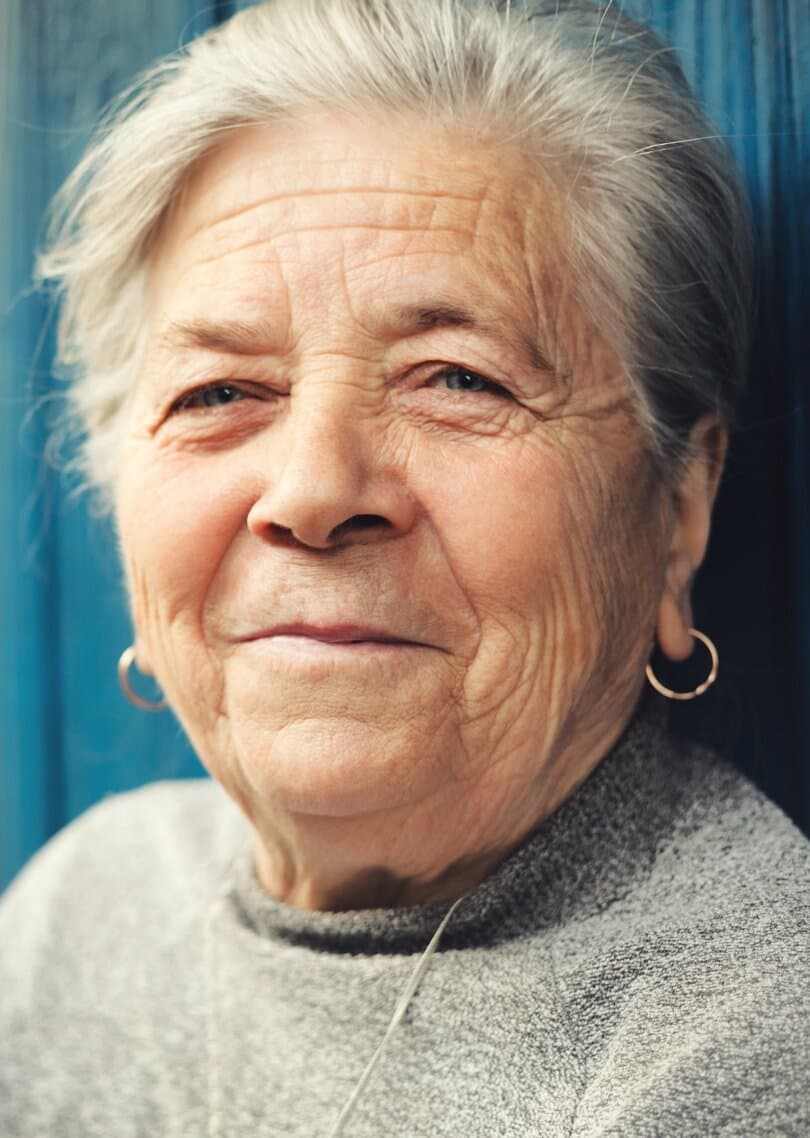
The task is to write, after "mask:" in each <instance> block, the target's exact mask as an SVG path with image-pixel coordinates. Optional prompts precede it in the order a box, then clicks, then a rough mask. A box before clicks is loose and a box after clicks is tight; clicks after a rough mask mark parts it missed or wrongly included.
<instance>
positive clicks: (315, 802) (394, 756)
mask: <svg viewBox="0 0 810 1138" xmlns="http://www.w3.org/2000/svg"><path fill="white" fill-rule="evenodd" d="M240 743H241V745H239V744H240ZM246 743H247V740H243V741H242V740H238V741H237V752H238V754H239V756H240V760H239V762H240V766H241V768H242V770H243V771H244V773H245V776H246V778H247V780H248V782H249V784H250V785H251V787H252V788H253V789H254V793H256V794H257V795H259V797H261V798H262V799H263V800H264V801H266V802H272V803H273V805H274V806H275V807H276V808H277V809H281V810H283V811H284V812H285V813H290V814H311V815H317V816H319V817H332V818H347V817H356V816H357V815H360V814H373V813H376V812H378V811H384V810H393V809H397V808H400V807H407V806H408V804H409V803H413V802H416V801H418V800H420V799H422V798H424V797H425V796H426V795H427V794H429V793H430V789H431V785H432V784H434V783H435V782H436V781H437V774H438V772H437V771H436V767H435V763H433V762H431V759H430V755H429V754H426V752H425V748H424V745H422V747H421V748H416V747H414V746H413V745H409V744H408V742H407V741H405V740H396V739H394V740H392V739H391V738H390V737H386V738H385V742H384V744H383V743H382V741H381V735H380V733H379V732H378V731H375V730H373V729H372V728H364V727H362V726H358V725H357V724H356V723H344V724H340V723H338V724H332V725H318V726H317V727H316V726H314V725H313V724H312V723H300V724H298V723H296V724H293V725H290V726H288V727H286V728H284V729H283V730H281V731H279V732H278V733H277V734H276V735H275V737H274V738H273V740H272V742H271V743H269V744H267V742H266V741H264V744H263V741H262V740H260V739H251V740H250V743H249V745H247V746H246V745H245V744H246Z"/></svg>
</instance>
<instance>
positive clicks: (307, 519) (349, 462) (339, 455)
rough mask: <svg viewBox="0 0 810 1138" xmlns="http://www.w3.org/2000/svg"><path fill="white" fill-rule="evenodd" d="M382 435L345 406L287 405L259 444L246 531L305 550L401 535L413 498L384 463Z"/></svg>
mask: <svg viewBox="0 0 810 1138" xmlns="http://www.w3.org/2000/svg"><path fill="white" fill-rule="evenodd" d="M382 434H383V432H382V430H381V429H380V428H379V427H377V428H376V429H375V423H374V422H373V421H366V420H363V421H360V419H359V417H358V416H357V415H352V413H351V410H350V409H347V408H345V407H344V408H342V409H338V408H336V407H335V406H332V407H331V408H330V407H326V406H323V407H320V408H319V409H317V410H315V411H313V410H312V408H305V407H300V408H294V407H291V408H290V410H289V412H288V414H287V416H286V418H285V420H284V421H283V422H282V423H279V424H277V425H276V428H275V431H274V435H273V437H271V439H270V440H269V442H268V443H265V444H264V445H265V446H269V447H270V453H269V454H268V456H267V462H266V463H264V464H263V483H264V485H263V488H262V490H261V492H260V495H259V497H257V499H256V501H255V502H254V503H253V505H252V507H251V509H250V511H249V513H248V518H247V525H248V529H249V530H250V532H251V533H252V534H254V535H255V536H257V537H260V538H262V539H263V540H265V541H271V542H274V543H281V544H283V543H285V542H286V543H292V544H298V545H304V546H308V547H309V548H311V549H334V548H338V547H340V546H343V545H354V544H368V543H372V542H377V541H384V540H386V539H388V538H391V537H395V536H399V535H402V534H404V533H407V532H408V530H409V529H410V528H411V527H412V525H413V523H414V519H415V515H416V506H415V501H414V498H413V495H412V494H411V492H410V491H409V489H408V487H407V486H406V484H405V480H404V477H403V474H402V472H401V471H397V470H396V469H394V468H393V465H392V463H390V462H386V461H385V456H384V454H383V451H384V449H385V448H384V446H383V440H382ZM265 471H266V476H264V473H265Z"/></svg>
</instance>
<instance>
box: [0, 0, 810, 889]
mask: <svg viewBox="0 0 810 1138" xmlns="http://www.w3.org/2000/svg"><path fill="white" fill-rule="evenodd" d="M239 6H240V5H238V4H231V3H227V2H223V3H218V4H214V5H211V6H209V7H207V8H205V9H201V8H200V7H199V5H198V4H195V3H192V2H191V0H159V2H157V0H138V3H135V4H133V3H130V2H128V0H127V2H125V0H3V3H2V5H0V51H2V56H1V57H0V178H2V183H1V184H0V250H2V256H0V274H1V276H0V385H1V386H0V462H1V463H2V466H1V467H0V511H1V512H0V573H1V574H2V575H1V576H0V682H1V683H2V688H1V689H0V691H1V696H2V705H1V706H0V713H1V715H2V718H1V719H0V888H2V887H3V886H4V885H5V884H6V883H7V882H8V881H9V880H10V878H11V877H12V876H13V875H14V874H15V872H16V871H17V870H18V869H19V868H20V866H21V865H22V864H23V863H24V861H25V860H26V859H27V858H28V857H30V855H31V854H32V853H34V851H35V850H36V849H37V848H38V847H39V846H40V845H41V844H42V843H43V842H44V841H46V840H47V839H48V837H50V836H51V835H52V834H53V833H54V832H55V831H56V830H57V829H59V828H60V827H61V826H63V825H64V824H65V823H67V822H68V821H70V820H71V819H72V818H74V817H75V816H76V815H77V814H79V813H80V812H81V811H83V810H84V809H85V808H86V807H88V806H89V805H91V804H92V803H93V802H95V801H96V800H97V799H99V798H101V797H103V796H104V795H105V794H108V793H110V792H115V791H120V790H125V789H129V788H132V787H135V786H139V785H141V784H142V783H144V782H148V781H151V780H154V779H158V778H166V777H181V776H200V775H202V774H204V773H205V772H204V771H203V769H202V767H201V766H200V764H199V762H198V761H197V759H196V758H195V757H194V755H193V754H192V752H191V750H190V748H189V747H188V744H187V743H186V742H185V740H184V738H183V736H182V734H181V732H180V729H179V727H178V726H177V725H176V723H175V721H174V720H173V718H172V717H171V715H170V714H169V713H164V714H162V715H146V714H144V713H140V712H137V711H136V710H135V709H134V708H133V707H131V706H130V705H129V704H128V703H126V702H125V701H124V699H123V697H122V696H121V694H120V692H119V689H118V686H117V681H116V675H115V667H116V661H117V659H118V656H119V654H120V652H121V650H122V649H123V648H124V647H125V646H126V645H127V644H129V643H130V640H131V634H130V628H129V622H128V618H127V614H126V605H125V601H124V598H123V595H122V591H121V588H120V584H119V571H118V566H117V561H116V552H115V547H114V541H113V539H112V533H111V531H110V529H109V527H108V525H107V523H102V522H99V521H98V520H95V519H93V518H92V517H91V516H89V514H88V511H87V504H86V502H85V501H83V500H81V499H79V498H77V496H76V494H75V492H74V491H73V490H72V488H71V484H70V480H69V479H65V478H64V477H63V476H62V475H61V474H60V473H59V472H58V470H57V469H56V467H55V466H54V465H53V464H52V463H49V462H48V461H46V460H45V458H44V457H43V451H44V445H45V438H46V433H47V426H48V420H49V417H50V416H52V415H53V413H54V411H55V410H56V409H58V404H59V399H60V390H61V389H60V385H59V382H58V381H56V380H54V379H53V378H52V376H51V366H50V365H51V357H52V348H53V313H52V312H50V311H49V309H48V305H47V302H46V301H45V300H43V298H41V297H38V296H37V295H35V294H34V293H33V292H32V290H31V288H30V277H31V268H32V260H33V250H34V248H35V246H36V243H37V240H38V239H39V238H40V237H41V234H42V226H43V215H44V212H45V209H46V206H47V203H48V200H49V198H50V197H51V195H52V194H53V192H54V191H55V190H56V189H57V187H58V186H59V184H60V183H61V182H62V180H63V178H64V177H65V176H66V174H67V173H68V172H69V170H70V168H71V167H72V165H73V164H74V162H75V161H76V159H77V158H78V156H79V154H80V151H81V149H82V146H83V143H84V141H85V140H86V138H87V135H88V132H89V130H90V128H91V126H92V124H93V122H94V120H95V118H96V116H97V114H98V111H99V110H100V108H101V107H102V106H103V105H104V104H105V103H106V102H107V101H108V100H109V99H110V98H111V97H112V96H113V95H115V94H116V93H118V92H119V91H120V90H121V88H123V87H124V86H125V85H126V84H127V83H128V82H129V81H130V80H131V79H132V78H133V76H134V75H135V74H136V73H137V72H138V71H139V70H140V69H141V68H143V67H144V66H145V65H146V64H148V63H150V62H151V61H152V60H154V59H155V58H156V57H157V56H159V55H161V54H163V53H165V52H167V51H170V50H172V49H174V48H176V47H177V46H178V45H179V44H181V43H183V42H186V41H187V40H188V39H189V38H192V37H193V36H195V35H197V34H198V33H199V32H201V31H203V30H204V29H205V28H207V27H209V26H210V25H212V24H215V23H217V22H219V21H220V20H222V19H224V18H226V17H227V16H228V15H230V14H231V12H232V11H234V9H235V8H236V7H239ZM632 10H633V11H634V12H635V13H637V14H639V15H641V16H643V17H646V18H648V19H650V20H651V22H652V23H653V24H654V25H655V26H656V27H657V28H658V29H659V30H660V31H661V32H662V33H663V35H664V37H665V38H666V39H667V40H668V41H669V42H670V43H672V44H674V45H675V47H676V48H677V49H678V53H679V56H680V59H681V62H682V64H683V66H684V69H685V71H686V73H687V76H688V77H689V78H690V79H691V81H692V83H693V85H694V87H695V89H696V91H697V93H698V95H699V96H700V97H701V98H702V99H703V100H704V101H705V103H706V104H707V106H708V108H709V110H710V113H711V114H712V116H713V118H714V121H715V122H716V124H717V125H718V128H719V129H720V130H721V131H722V132H724V133H726V134H728V135H729V137H730V138H731V141H732V144H733V147H734V149H735V152H736V154H737V156H738V158H739V162H740V165H741V168H742V169H743V171H744V174H745V177H746V179H747V183H748V187H749V191H750V194H751V198H752V201H753V206H754V214H755V221H756V229H757V241H758V281H757V284H758V293H759V301H758V311H757V316H756V330H755V331H756V336H755V351H754V360H753V366H752V378H751V392H750V396H749V399H748V404H747V407H746V409H745V414H744V421H743V424H742V428H741V430H740V431H739V433H738V435H737V437H736V438H735V440H734V442H733V449H732V455H731V459H730V462H729V466H728V469H727V474H726V477H725V479H724V483H723V486H722V489H721V492H720V497H719V501H718V507H717V511H716V520H715V528H714V533H713V538H712V543H711V546H710V549H709V554H708V558H707V561H706V564H705V566H704V569H703V570H702V572H701V575H700V577H699V580H698V587H697V591H696V597H695V610H696V623H697V626H698V627H699V628H702V629H704V630H705V631H706V632H708V633H709V634H710V635H711V636H712V637H713V638H714V640H715V641H716V643H717V645H718V648H719V651H720V678H719V679H718V682H717V684H716V685H715V688H714V689H712V691H711V692H710V693H709V694H708V695H706V696H705V697H704V698H703V699H702V700H699V701H695V703H694V704H691V705H684V706H679V707H677V708H675V709H674V726H675V727H676V729H677V730H678V731H681V732H683V733H685V734H690V735H693V736H696V737H698V738H702V739H705V740H706V741H708V742H710V743H712V744H713V745H715V746H717V747H718V748H720V749H721V750H723V751H724V752H725V753H726V754H727V755H728V756H729V757H730V758H732V759H733V760H734V761H735V762H736V763H737V764H738V765H739V766H740V767H741V768H742V769H743V770H745V771H746V773H748V774H749V775H750V777H752V778H753V779H754V780H755V781H756V782H757V783H759V785H761V786H762V787H763V788H764V789H765V790H766V792H767V793H768V794H770V796H771V797H772V798H774V799H775V800H776V801H777V802H779V804H780V805H781V806H782V807H783V809H785V810H786V811H787V812H788V813H789V814H790V815H791V816H792V817H793V818H794V819H796V820H797V821H798V822H799V823H800V824H801V825H802V826H803V827H804V828H805V829H806V830H808V831H810V700H808V696H807V692H808V690H809V689H810V457H809V456H808V396H807V386H808V364H807V361H808V358H810V351H809V350H808V349H810V334H809V333H808V325H810V312H808V309H807V280H808V269H807V264H808V259H810V242H809V241H808V228H809V227H810V219H809V214H810V210H808V195H807V191H808V185H807V171H808V149H809V148H808V133H809V131H810V127H808V86H810V5H809V4H808V0H702V2H701V0H644V2H639V3H636V4H633V5H632ZM64 457H67V456H63V458H64ZM643 539H644V536H643V535H639V540H643ZM695 656H696V657H698V656H699V653H697V652H696V653H695ZM702 663H703V659H702V657H701V660H700V663H699V664H696V667H697V670H698V672H699V671H700V667H701V665H702ZM681 686H688V681H687V682H682V683H681Z"/></svg>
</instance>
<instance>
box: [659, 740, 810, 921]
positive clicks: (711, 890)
mask: <svg viewBox="0 0 810 1138" xmlns="http://www.w3.org/2000/svg"><path fill="white" fill-rule="evenodd" d="M669 746H670V749H671V759H670V769H671V770H673V771H674V772H675V777H676V778H677V779H678V780H679V782H680V785H681V786H682V787H683V788H684V792H683V796H682V799H681V801H680V802H679V804H678V809H677V810H676V811H674V812H673V816H672V819H673V820H672V825H671V826H670V827H668V828H667V829H666V831H665V832H664V833H662V834H661V837H660V842H659V848H658V850H657V853H656V858H655V861H654V864H653V869H652V873H651V875H650V878H649V880H648V881H647V882H646V883H645V884H646V888H645V889H644V890H643V891H645V892H647V893H648V894H649V893H650V892H652V893H654V894H655V895H657V896H658V897H660V898H662V899H663V898H664V897H665V896H666V897H667V898H668V906H667V907H668V908H670V909H672V910H673V915H676V914H678V913H679V912H680V913H682V914H683V915H684V916H685V917H688V918H690V919H691V920H693V921H695V922H696V923H700V924H702V923H703V922H704V921H708V922H710V923H712V922H713V923H714V924H715V925H721V924H722V923H723V922H724V920H726V919H730V918H731V917H732V915H733V914H737V915H738V916H739V917H743V916H745V917H746V919H749V920H750V918H751V917H752V916H754V915H756V916H757V917H758V918H759V919H760V920H761V922H762V923H763V924H764V925H767V926H769V927H772V928H773V929H776V928H778V929H781V930H782V931H784V932H788V931H789V930H795V931H797V932H800V933H803V934H807V933H808V932H810V890H808V886H810V841H808V839H807V837H806V836H805V835H804V834H803V833H802V832H801V831H800V830H799V829H798V827H797V826H796V825H795V824H794V823H793V822H792V821H791V820H790V818H788V817H787V815H786V814H785V813H784V812H783V811H782V810H781V809H780V808H779V807H778V806H777V805H776V804H775V803H774V802H772V801H771V800H770V799H769V798H768V797H767V796H766V795H765V794H764V793H763V792H762V791H761V790H760V789H759V788H758V787H757V786H755V785H754V783H753V782H751V781H750V780H749V779H748V778H747V777H746V776H745V775H743V774H742V773H741V772H740V771H739V770H737V769H736V768H735V767H734V766H732V764H731V763H729V762H728V761H727V760H726V759H724V758H722V757H721V756H719V755H718V754H716V753H715V752H714V751H712V750H709V749H708V748H705V747H702V746H699V745H697V744H694V743H690V742H686V741H682V740H678V739H674V738H670V739H669Z"/></svg>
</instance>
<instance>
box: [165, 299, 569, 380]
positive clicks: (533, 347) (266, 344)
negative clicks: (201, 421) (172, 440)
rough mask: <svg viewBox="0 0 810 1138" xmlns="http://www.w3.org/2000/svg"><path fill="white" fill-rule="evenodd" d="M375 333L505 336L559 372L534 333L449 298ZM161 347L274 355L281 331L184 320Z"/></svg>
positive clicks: (415, 307)
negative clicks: (462, 331) (449, 331)
mask: <svg viewBox="0 0 810 1138" xmlns="http://www.w3.org/2000/svg"><path fill="white" fill-rule="evenodd" d="M374 325H375V327H374V331H375V332H376V333H377V334H379V335H382V336H383V337H386V338H399V337H404V336H408V335H414V334H415V333H417V332H429V331H433V330H434V329H439V328H470V329H472V330H473V331H477V332H480V333H482V334H483V335H485V336H488V337H489V338H491V339H495V340H501V341H502V342H505V343H506V344H508V346H509V347H511V348H512V349H513V350H517V351H518V352H520V353H521V354H523V355H525V356H527V357H528V359H529V360H530V362H531V364H532V366H533V367H534V368H535V369H536V370H537V371H544V372H552V373H553V372H554V367H553V366H552V364H551V362H550V360H549V359H548V357H547V356H546V355H545V353H544V352H543V351H542V350H541V349H540V347H539V345H538V344H537V343H536V342H535V341H534V340H533V339H532V338H531V337H529V336H526V335H524V334H520V333H518V334H513V333H511V332H510V331H508V329H506V328H505V327H504V321H503V319H502V318H501V319H498V318H497V316H496V315H495V314H489V313H484V314H482V313H481V312H475V311H473V310H472V309H468V308H463V307H461V306H460V305H457V304H449V303H444V302H436V303H428V304H412V305H399V306H396V307H394V308H393V309H390V310H388V311H387V312H386V313H385V315H382V316H380V317H379V318H377V319H375V320H374ZM158 344H159V347H161V348H165V349H169V350H171V349H178V348H180V349H182V348H198V349H202V350H205V351H212V352H224V353H227V354H229V355H241V356H258V355H268V354H270V353H271V352H273V351H274V350H277V345H278V335H277V332H274V331H273V329H271V327H270V326H269V324H266V323H265V322H263V321H258V322H256V323H248V322H247V321H244V320H213V321H210V320H203V319H194V320H178V321H173V322H172V323H171V324H169V325H168V326H167V328H166V329H165V330H164V332H163V333H162V334H161V336H160V339H159V341H158Z"/></svg>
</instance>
